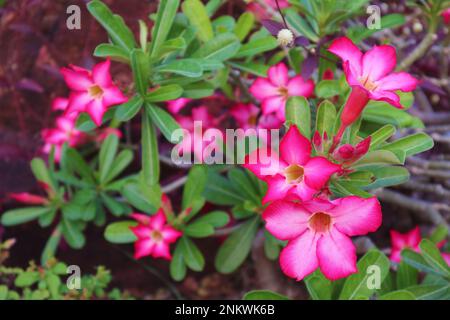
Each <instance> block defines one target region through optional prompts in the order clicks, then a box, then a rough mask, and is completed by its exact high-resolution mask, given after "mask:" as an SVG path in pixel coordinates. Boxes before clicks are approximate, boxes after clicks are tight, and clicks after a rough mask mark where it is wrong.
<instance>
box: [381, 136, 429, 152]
mask: <svg viewBox="0 0 450 320" xmlns="http://www.w3.org/2000/svg"><path fill="white" fill-rule="evenodd" d="M433 145H434V142H433V139H431V137H430V136H429V135H427V134H426V133H423V132H419V133H415V134H412V135H409V136H406V137H404V138H401V139H398V140H396V141H394V142H391V143H388V144H386V145H384V146H383V147H382V148H381V149H383V150H388V151H394V150H401V151H404V152H405V154H406V156H407V157H410V156H413V155H415V154H417V153H421V152H424V151H427V150H429V149H431V148H433Z"/></svg>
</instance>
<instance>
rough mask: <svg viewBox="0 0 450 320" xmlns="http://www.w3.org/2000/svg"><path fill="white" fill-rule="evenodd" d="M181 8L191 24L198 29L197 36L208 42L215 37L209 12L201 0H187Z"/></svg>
mask: <svg viewBox="0 0 450 320" xmlns="http://www.w3.org/2000/svg"><path fill="white" fill-rule="evenodd" d="M181 8H182V10H183V13H184V14H185V15H186V17H187V18H188V19H189V22H190V23H191V25H193V26H194V27H195V29H196V30H197V36H198V38H199V39H200V40H201V41H203V42H206V41H208V40H211V39H212V38H213V37H214V32H213V28H212V25H211V20H210V19H209V17H208V12H207V11H206V8H205V6H204V5H203V3H202V2H201V1H200V0H185V1H184V2H183V4H182V5H181Z"/></svg>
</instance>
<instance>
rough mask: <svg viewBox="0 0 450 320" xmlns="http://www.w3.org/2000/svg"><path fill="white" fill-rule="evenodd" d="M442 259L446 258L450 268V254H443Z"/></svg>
mask: <svg viewBox="0 0 450 320" xmlns="http://www.w3.org/2000/svg"><path fill="white" fill-rule="evenodd" d="M442 258H444V260H445V262H447V265H448V266H450V253H442Z"/></svg>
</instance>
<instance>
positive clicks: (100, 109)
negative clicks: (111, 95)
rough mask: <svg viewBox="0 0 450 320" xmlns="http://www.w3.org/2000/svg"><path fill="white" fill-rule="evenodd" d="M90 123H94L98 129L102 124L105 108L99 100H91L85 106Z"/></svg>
mask: <svg viewBox="0 0 450 320" xmlns="http://www.w3.org/2000/svg"><path fill="white" fill-rule="evenodd" d="M85 111H86V112H87V113H88V114H89V116H90V117H91V119H92V121H93V122H94V123H95V125H96V126H97V127H100V126H101V125H102V122H103V115H104V114H105V112H106V106H105V105H104V104H103V101H102V100H101V99H94V100H92V101H91V102H90V103H89V104H88V105H87V106H86V110H85Z"/></svg>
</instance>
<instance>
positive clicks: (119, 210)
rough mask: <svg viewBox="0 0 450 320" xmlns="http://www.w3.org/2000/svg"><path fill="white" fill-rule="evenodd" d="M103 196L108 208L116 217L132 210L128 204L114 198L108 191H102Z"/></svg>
mask: <svg viewBox="0 0 450 320" xmlns="http://www.w3.org/2000/svg"><path fill="white" fill-rule="evenodd" d="M101 198H102V202H103V204H104V205H105V206H106V208H108V210H109V211H110V212H111V213H112V214H113V215H114V216H116V217H118V216H121V215H123V214H125V213H128V212H129V211H130V208H129V207H128V206H127V205H126V204H124V203H122V202H120V201H118V200H116V199H114V198H113V197H111V196H109V195H108V194H106V193H101Z"/></svg>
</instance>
